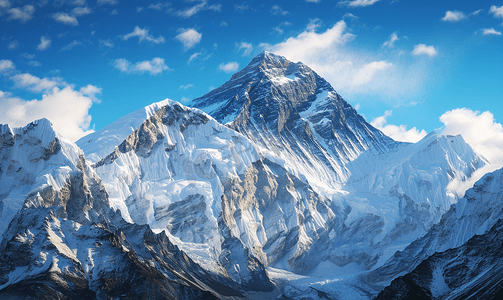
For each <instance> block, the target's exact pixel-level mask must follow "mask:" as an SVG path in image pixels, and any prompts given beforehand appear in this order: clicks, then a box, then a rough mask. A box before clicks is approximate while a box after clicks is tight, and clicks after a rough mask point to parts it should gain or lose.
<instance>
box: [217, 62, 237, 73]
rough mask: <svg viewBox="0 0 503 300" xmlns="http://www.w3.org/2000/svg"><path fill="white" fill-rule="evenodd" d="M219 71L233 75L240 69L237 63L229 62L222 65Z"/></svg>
mask: <svg viewBox="0 0 503 300" xmlns="http://www.w3.org/2000/svg"><path fill="white" fill-rule="evenodd" d="M218 69H219V70H220V71H224V72H225V73H232V72H236V71H237V70H238V69H239V64H238V63H237V62H235V61H232V62H228V63H226V64H224V63H221V64H220V65H219V66H218Z"/></svg>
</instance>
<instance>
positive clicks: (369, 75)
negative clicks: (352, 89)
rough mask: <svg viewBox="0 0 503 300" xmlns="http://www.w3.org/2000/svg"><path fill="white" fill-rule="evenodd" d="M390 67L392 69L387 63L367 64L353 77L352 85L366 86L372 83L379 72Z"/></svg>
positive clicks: (374, 62) (375, 62)
mask: <svg viewBox="0 0 503 300" xmlns="http://www.w3.org/2000/svg"><path fill="white" fill-rule="evenodd" d="M391 67H393V64H392V63H389V62H387V61H373V62H371V63H368V64H366V65H364V66H363V67H362V68H361V69H360V70H358V71H357V72H356V74H355V76H354V77H353V83H354V85H355V86H361V85H366V84H368V83H370V82H372V80H373V79H374V78H375V75H376V74H378V73H381V71H386V70H387V69H389V68H391Z"/></svg>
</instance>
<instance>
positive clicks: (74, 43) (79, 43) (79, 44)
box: [61, 40, 83, 51]
mask: <svg viewBox="0 0 503 300" xmlns="http://www.w3.org/2000/svg"><path fill="white" fill-rule="evenodd" d="M75 46H83V45H82V42H79V41H77V40H73V41H72V42H71V43H69V44H67V45H65V46H64V47H63V48H61V51H68V50H70V49H72V48H73V47H75Z"/></svg>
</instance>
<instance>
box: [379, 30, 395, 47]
mask: <svg viewBox="0 0 503 300" xmlns="http://www.w3.org/2000/svg"><path fill="white" fill-rule="evenodd" d="M398 40H399V38H398V36H397V35H396V32H393V33H392V34H391V35H390V36H389V39H388V40H387V41H386V42H384V43H383V44H382V46H381V48H384V47H388V48H393V47H394V46H395V45H394V43H395V42H396V41H398Z"/></svg>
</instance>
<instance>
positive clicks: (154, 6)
mask: <svg viewBox="0 0 503 300" xmlns="http://www.w3.org/2000/svg"><path fill="white" fill-rule="evenodd" d="M147 8H148V9H153V10H157V11H161V10H166V11H167V12H169V11H171V3H169V2H166V3H161V2H157V4H150V5H149V6H148V7H147ZM142 10H143V8H142ZM140 11H141V10H140ZM140 11H138V8H137V12H140Z"/></svg>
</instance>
